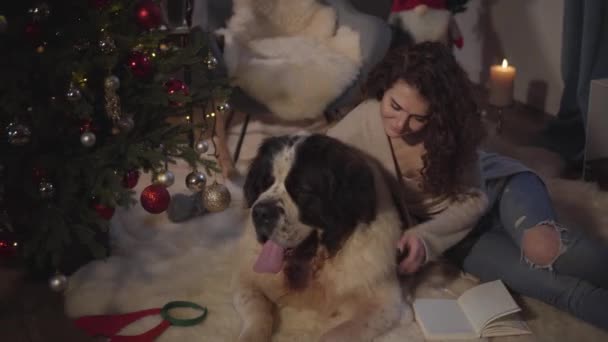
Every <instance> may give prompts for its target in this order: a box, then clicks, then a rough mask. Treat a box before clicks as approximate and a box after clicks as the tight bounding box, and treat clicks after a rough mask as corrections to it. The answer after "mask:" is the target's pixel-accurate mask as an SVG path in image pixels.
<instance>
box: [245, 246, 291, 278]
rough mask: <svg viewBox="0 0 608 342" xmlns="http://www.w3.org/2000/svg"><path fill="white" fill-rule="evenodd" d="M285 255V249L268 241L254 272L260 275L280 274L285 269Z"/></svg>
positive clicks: (263, 247) (254, 267) (254, 266)
mask: <svg viewBox="0 0 608 342" xmlns="http://www.w3.org/2000/svg"><path fill="white" fill-rule="evenodd" d="M284 253H285V249H284V248H283V247H281V246H279V245H277V244H276V243H275V242H274V241H272V240H268V241H266V243H265V244H264V246H262V252H260V255H259V256H258V260H256V262H255V265H253V270H254V271H255V272H258V273H279V271H281V268H282V267H283V257H284Z"/></svg>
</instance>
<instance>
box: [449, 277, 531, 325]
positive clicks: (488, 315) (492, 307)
mask: <svg viewBox="0 0 608 342" xmlns="http://www.w3.org/2000/svg"><path fill="white" fill-rule="evenodd" d="M458 303H459V304H460V306H461V307H462V311H464V313H465V314H466V316H467V317H468V318H469V321H470V322H471V324H472V325H473V328H474V329H475V331H476V332H477V333H478V334H479V335H481V331H482V330H483V328H484V327H485V326H486V325H487V324H488V323H489V322H491V321H493V320H495V319H498V318H500V317H503V316H506V315H510V314H512V313H514V312H518V311H520V310H521V309H520V308H519V306H517V303H515V300H513V297H511V294H510V293H509V291H508V290H507V288H506V287H505V285H504V284H503V283H502V281H500V280H495V281H492V282H489V283H485V284H481V285H478V286H476V287H474V288H472V289H469V290H467V291H465V293H463V294H462V295H461V296H460V297H459V298H458Z"/></svg>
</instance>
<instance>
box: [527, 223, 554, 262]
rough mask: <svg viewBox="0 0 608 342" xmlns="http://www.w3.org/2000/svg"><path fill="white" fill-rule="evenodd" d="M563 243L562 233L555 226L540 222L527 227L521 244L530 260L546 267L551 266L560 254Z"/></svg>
mask: <svg viewBox="0 0 608 342" xmlns="http://www.w3.org/2000/svg"><path fill="white" fill-rule="evenodd" d="M561 244H562V242H561V237H560V233H559V231H558V230H557V228H556V227H555V226H553V225H550V224H539V225H537V226H534V227H532V228H529V229H526V231H525V232H524V235H523V238H522V243H521V246H522V250H523V255H524V256H525V257H526V259H527V260H528V261H530V262H531V263H533V264H535V265H538V266H541V267H546V266H551V264H552V263H553V262H554V261H555V259H557V257H558V256H559V254H560V251H561Z"/></svg>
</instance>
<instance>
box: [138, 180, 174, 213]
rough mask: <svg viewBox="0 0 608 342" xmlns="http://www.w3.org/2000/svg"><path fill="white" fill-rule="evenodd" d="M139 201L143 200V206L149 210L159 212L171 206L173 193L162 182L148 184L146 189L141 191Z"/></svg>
mask: <svg viewBox="0 0 608 342" xmlns="http://www.w3.org/2000/svg"><path fill="white" fill-rule="evenodd" d="M139 201H140V202H141V206H142V207H144V209H146V211H147V212H149V213H152V214H159V213H162V212H163V211H165V210H167V208H168V207H169V201H171V195H170V194H169V191H168V190H167V188H166V187H165V186H163V185H160V184H152V185H148V186H147V187H146V188H145V189H144V191H142V192H141V196H140V198H139Z"/></svg>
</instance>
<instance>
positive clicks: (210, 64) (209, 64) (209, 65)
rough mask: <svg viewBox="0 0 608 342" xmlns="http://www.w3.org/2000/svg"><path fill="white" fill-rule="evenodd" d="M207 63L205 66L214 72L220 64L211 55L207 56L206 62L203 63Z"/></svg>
mask: <svg viewBox="0 0 608 342" xmlns="http://www.w3.org/2000/svg"><path fill="white" fill-rule="evenodd" d="M203 62H204V63H205V65H206V66H207V69H209V70H214V69H215V68H217V65H218V64H219V62H218V60H217V58H215V57H213V56H211V55H209V56H207V58H205V60H204V61H203Z"/></svg>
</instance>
